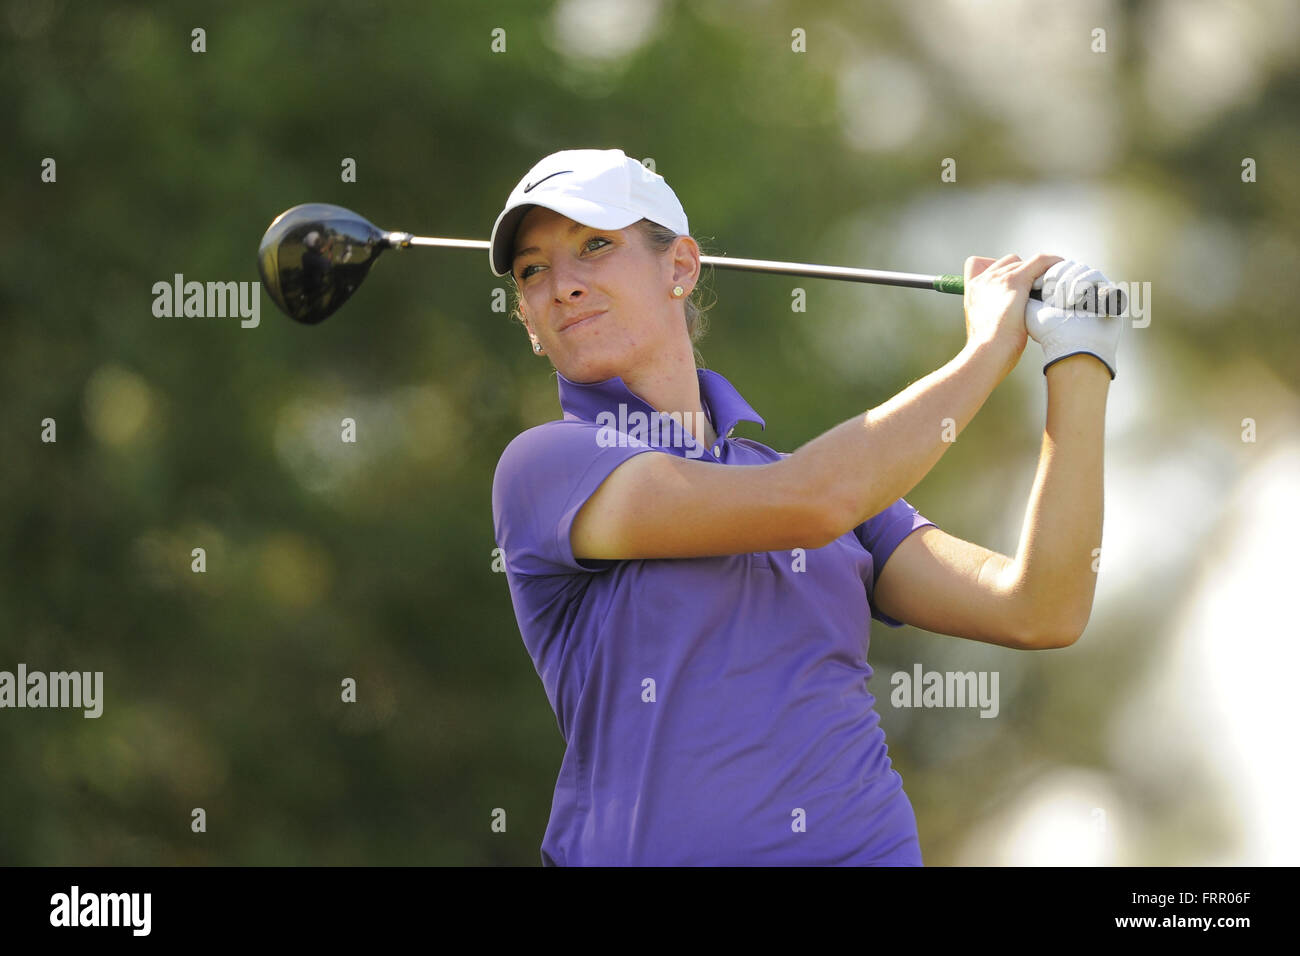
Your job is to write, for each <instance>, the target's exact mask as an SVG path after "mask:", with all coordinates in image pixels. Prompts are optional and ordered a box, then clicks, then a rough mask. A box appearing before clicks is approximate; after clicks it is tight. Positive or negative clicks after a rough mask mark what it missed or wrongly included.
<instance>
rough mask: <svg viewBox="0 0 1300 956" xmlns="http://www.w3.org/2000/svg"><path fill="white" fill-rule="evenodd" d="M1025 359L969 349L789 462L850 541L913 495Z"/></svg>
mask: <svg viewBox="0 0 1300 956" xmlns="http://www.w3.org/2000/svg"><path fill="white" fill-rule="evenodd" d="M1017 357H1018V356H1016V355H1012V354H1009V353H1008V351H1007V350H1005V349H999V348H995V347H992V346H972V345H968V346H967V347H966V348H963V349H962V351H961V352H960V353H959V354H958V355H957V356H955V357H954V358H953V359H952V360H951V361H950V362H948V363H947V364H945V365H944V366H943V367H942V368H939V369H936V370H935V371H934V372H931V373H930V374H929V375H927V376H925V377H924V378H922V379H918V380H917V381H915V382H913V383H912V384H911V385H909V386H908V387H907V388H905V389H904V390H903V391H901V392H899V393H898V394H897V395H895V396H894V397H893V398H891V399H890V400H889V401H887V402H885V403H883V404H882V405H879V406H877V407H876V408H873V409H871V410H870V411H867V412H865V413H864V414H862V415H859V416H857V417H855V418H851V419H849V420H848V421H846V422H842V423H841V424H839V425H836V426H835V427H834V428H832V429H830V430H829V431H827V432H824V433H823V434H821V435H819V436H817V437H816V438H814V439H813V440H812V441H810V442H808V443H807V444H806V445H803V446H802V447H800V448H799V449H798V450H797V451H795V452H794V454H793V455H791V456H790V457H789V458H788V459H787V460H786V461H787V462H788V467H789V468H791V469H792V474H794V475H796V476H797V477H796V479H795V480H796V481H797V483H798V486H799V487H802V488H803V489H805V491H806V492H807V493H808V494H814V495H817V496H818V497H819V498H820V500H822V501H823V502H825V505H826V509H827V512H828V522H829V524H830V526H831V527H833V528H838V530H837V531H836V532H835V534H836V535H839V534H843V533H844V532H846V531H849V530H851V529H853V528H854V527H856V526H857V525H859V524H861V523H862V522H864V521H866V520H867V519H868V518H870V517H872V516H873V515H876V514H879V513H880V512H881V511H883V510H884V509H885V508H887V507H888V506H889V505H891V504H893V503H894V502H895V501H896V500H897V499H899V498H901V497H903V496H904V495H906V494H907V493H908V492H910V491H911V490H912V489H913V488H914V487H916V485H917V484H918V483H919V482H920V481H921V479H922V478H924V477H925V475H926V474H927V473H928V472H929V471H930V469H931V468H933V467H934V466H935V463H936V462H938V460H939V459H940V458H941V457H943V453H944V452H945V451H947V450H948V448H949V446H950V445H951V444H952V443H953V441H955V440H956V437H957V434H958V433H960V432H961V431H962V429H964V428H965V427H966V426H967V425H968V424H969V423H970V421H971V419H972V418H974V417H975V413H976V412H977V411H979V409H980V406H981V405H983V404H984V401H985V399H987V398H988V396H989V394H990V393H991V392H992V391H993V389H994V388H996V387H997V385H998V383H999V382H1001V381H1002V379H1003V378H1005V377H1006V374H1007V372H1008V371H1010V369H1011V368H1012V367H1014V365H1015V360H1016V358H1017Z"/></svg>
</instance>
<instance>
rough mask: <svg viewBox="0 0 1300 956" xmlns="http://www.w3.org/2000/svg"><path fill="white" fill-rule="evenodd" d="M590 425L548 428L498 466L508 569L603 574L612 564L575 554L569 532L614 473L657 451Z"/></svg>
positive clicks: (500, 532) (496, 498)
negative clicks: (615, 440) (615, 438)
mask: <svg viewBox="0 0 1300 956" xmlns="http://www.w3.org/2000/svg"><path fill="white" fill-rule="evenodd" d="M609 434H610V432H609V430H608V429H604V430H602V429H601V428H600V427H599V426H597V425H595V424H594V423H590V422H582V421H573V420H568V419H566V420H562V421H554V422H547V423H546V424H544V425H538V426H537V427H535V428H530V429H528V431H526V432H523V433H522V434H520V435H518V436H517V437H516V438H515V439H514V440H513V441H512V442H511V443H510V444H509V445H507V446H506V450H505V451H504V452H502V453H501V459H500V460H499V461H498V462H497V468H496V474H495V475H494V476H493V479H492V520H493V525H494V528H495V532H496V543H497V546H498V547H500V548H501V549H502V551H503V552H504V555H505V562H506V567H507V568H508V569H509V570H510V571H512V572H514V573H516V574H522V575H547V574H573V573H575V572H586V573H590V572H594V571H603V570H605V569H606V568H608V567H610V566H611V565H612V564H613V562H611V561H580V560H579V559H577V558H575V557H574V556H573V546H572V543H571V542H570V541H569V531H570V529H571V528H572V526H573V519H574V518H575V517H576V516H577V514H578V512H579V511H580V510H581V508H582V506H583V505H584V504H586V502H587V499H588V498H590V497H591V495H592V494H593V493H594V492H595V490H596V489H597V488H598V487H600V483H601V482H603V481H604V480H605V479H606V478H607V477H609V474H610V472H612V471H613V470H614V469H615V468H617V467H618V466H619V465H621V464H622V463H623V462H625V461H627V460H628V459H629V458H634V457H635V456H637V455H639V454H641V453H642V452H647V451H654V450H655V449H653V448H651V447H650V446H649V445H648V444H646V443H645V442H642V441H638V440H637V439H633V438H628V437H626V436H621V440H622V441H624V442H625V444H623V445H618V444H612V443H611V442H610V441H609V439H608V436H609Z"/></svg>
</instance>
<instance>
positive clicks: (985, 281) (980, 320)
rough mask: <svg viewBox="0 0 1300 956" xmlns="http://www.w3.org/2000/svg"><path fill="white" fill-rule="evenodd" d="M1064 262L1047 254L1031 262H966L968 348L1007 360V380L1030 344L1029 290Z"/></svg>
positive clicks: (964, 300)
mask: <svg viewBox="0 0 1300 956" xmlns="http://www.w3.org/2000/svg"><path fill="white" fill-rule="evenodd" d="M1061 261H1063V260H1062V258H1061V257H1060V256H1049V255H1047V254H1046V253H1039V254H1038V255H1036V256H1034V257H1033V258H1032V259H1021V258H1020V257H1019V256H1018V255H1015V254H1014V253H1009V254H1007V255H1005V256H1003V257H1002V258H1001V259H990V258H987V257H986V256H971V257H970V258H969V259H967V260H966V266H965V269H964V270H963V279H964V280H965V284H966V291H965V293H964V294H963V295H962V303H963V305H964V307H965V310H966V347H967V348H968V349H973V348H980V349H983V348H990V349H992V350H993V351H994V352H995V353H997V354H1001V355H1003V356H1005V358H1004V365H1003V375H1004V376H1005V375H1006V374H1007V373H1008V372H1010V371H1011V370H1012V369H1013V368H1015V366H1016V362H1018V361H1019V360H1020V353H1022V352H1023V351H1024V350H1025V344H1026V343H1027V342H1028V341H1029V332H1028V330H1027V329H1026V327H1025V305H1026V303H1028V301H1029V290H1030V288H1032V287H1033V284H1034V280H1035V279H1037V278H1038V277H1039V276H1041V275H1042V274H1043V273H1045V272H1046V271H1047V270H1048V269H1050V268H1051V267H1052V265H1053V264H1055V263H1057V262H1061Z"/></svg>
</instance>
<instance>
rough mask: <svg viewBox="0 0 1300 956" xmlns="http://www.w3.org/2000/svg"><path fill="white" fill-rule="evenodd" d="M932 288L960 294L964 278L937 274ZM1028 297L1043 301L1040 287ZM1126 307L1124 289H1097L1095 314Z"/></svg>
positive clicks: (1107, 313) (964, 281)
mask: <svg viewBox="0 0 1300 956" xmlns="http://www.w3.org/2000/svg"><path fill="white" fill-rule="evenodd" d="M934 290H935V291H936V292H947V293H950V294H952V295H962V294H963V293H964V292H965V291H966V280H965V279H963V278H962V277H961V276H955V275H938V276H935V277H934ZM1029 298H1031V299H1037V300H1038V301H1039V302H1041V301H1043V290H1042V289H1030V290H1029ZM1112 299H1113V300H1114V302H1115V304H1116V306H1117V307H1118V308H1117V310H1116V311H1115V312H1111V311H1110V303H1111V301H1112ZM1126 309H1128V298H1127V296H1125V294H1124V290H1123V289H1120V288H1117V287H1115V286H1111V285H1107V286H1101V287H1100V288H1099V289H1098V290H1097V314H1098V315H1123V314H1124V312H1125V310H1126Z"/></svg>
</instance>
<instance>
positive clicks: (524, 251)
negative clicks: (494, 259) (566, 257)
mask: <svg viewBox="0 0 1300 956" xmlns="http://www.w3.org/2000/svg"><path fill="white" fill-rule="evenodd" d="M594 228H596V227H595V226H588V225H585V224H583V223H580V222H575V223H574V224H573V225H571V226H570V227H569V231H568V233H567V235H570V236H571V235H573V234H574V233H575V232H579V231H581V230H583V229H594ZM530 252H541V250H540V249H538V248H537V247H536V246H529V247H528V248H527V249H520V250H519V251H518V252H516V253H515V254H514V258H512V259H511V260H510V261H511V262H514V261H515V259H518V258H519V257H520V256H526V255H528V253H530Z"/></svg>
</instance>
